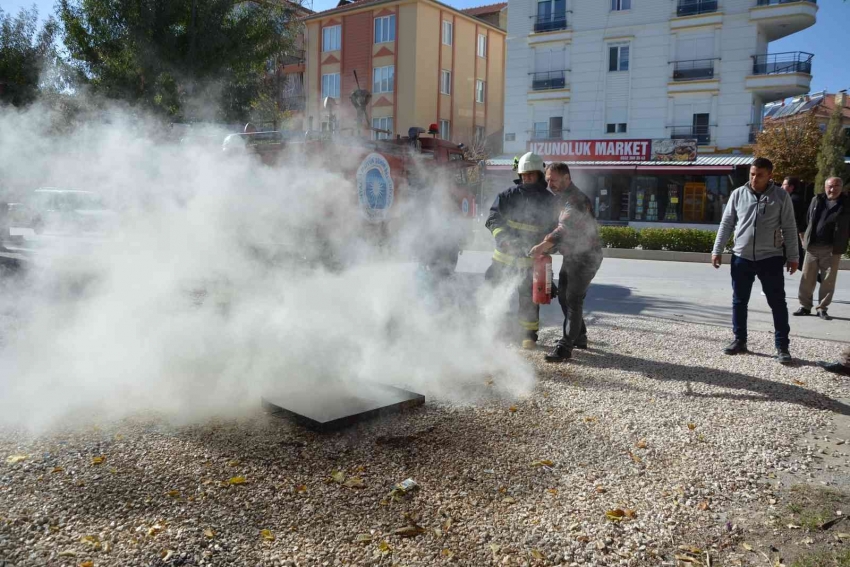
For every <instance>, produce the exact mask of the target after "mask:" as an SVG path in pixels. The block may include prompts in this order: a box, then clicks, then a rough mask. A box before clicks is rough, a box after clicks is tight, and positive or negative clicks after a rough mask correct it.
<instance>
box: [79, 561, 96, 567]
mask: <svg viewBox="0 0 850 567" xmlns="http://www.w3.org/2000/svg"><path fill="white" fill-rule="evenodd" d="M80 567H94V561H83V562H82V563H80Z"/></svg>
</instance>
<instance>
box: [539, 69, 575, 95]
mask: <svg viewBox="0 0 850 567" xmlns="http://www.w3.org/2000/svg"><path fill="white" fill-rule="evenodd" d="M566 86H567V79H566V70H562V71H543V72H540V73H531V90H533V91H548V90H552V89H563V88H566Z"/></svg>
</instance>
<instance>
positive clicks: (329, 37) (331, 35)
mask: <svg viewBox="0 0 850 567" xmlns="http://www.w3.org/2000/svg"><path fill="white" fill-rule="evenodd" d="M341 29H342V26H329V27H326V28H323V29H322V51H337V50H338V49H339V44H340V37H341V36H342V33H341Z"/></svg>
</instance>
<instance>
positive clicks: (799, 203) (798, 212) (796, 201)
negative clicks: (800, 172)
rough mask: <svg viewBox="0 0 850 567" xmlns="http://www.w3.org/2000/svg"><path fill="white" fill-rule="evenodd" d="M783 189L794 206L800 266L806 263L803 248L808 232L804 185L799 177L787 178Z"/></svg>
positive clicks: (783, 183)
mask: <svg viewBox="0 0 850 567" xmlns="http://www.w3.org/2000/svg"><path fill="white" fill-rule="evenodd" d="M782 188H783V189H785V192H786V193H788V195H789V196H790V197H791V203H792V204H793V205H794V222H796V223H797V250H799V252H800V266H802V265H803V264H804V263H805V260H806V249H805V248H804V247H803V243H802V238H803V231H804V230H806V208H807V207H806V198H805V197H804V196H803V184H802V182H801V181H800V179H799V178H797V177H786V178H785V179H784V180H783V181H782ZM801 269H802V268H801Z"/></svg>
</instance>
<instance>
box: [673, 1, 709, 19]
mask: <svg viewBox="0 0 850 567" xmlns="http://www.w3.org/2000/svg"><path fill="white" fill-rule="evenodd" d="M716 11H717V0H679V4H678V6H676V15H677V16H680V17H681V16H696V15H697V14H708V13H711V12H716Z"/></svg>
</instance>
